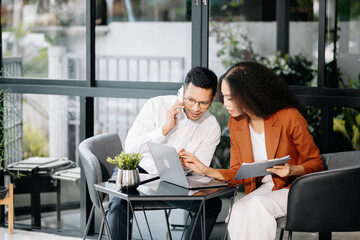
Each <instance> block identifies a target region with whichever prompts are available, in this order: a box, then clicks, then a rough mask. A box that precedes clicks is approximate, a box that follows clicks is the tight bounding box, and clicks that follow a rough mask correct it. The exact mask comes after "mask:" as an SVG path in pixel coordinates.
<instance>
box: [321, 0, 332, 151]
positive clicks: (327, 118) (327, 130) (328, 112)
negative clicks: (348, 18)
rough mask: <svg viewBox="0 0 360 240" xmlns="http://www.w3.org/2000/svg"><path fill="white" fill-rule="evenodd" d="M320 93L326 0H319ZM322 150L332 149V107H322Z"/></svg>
mask: <svg viewBox="0 0 360 240" xmlns="http://www.w3.org/2000/svg"><path fill="white" fill-rule="evenodd" d="M318 38H319V39H318V54H319V55H318V93H319V94H320V95H323V92H324V88H325V87H326V86H325V77H326V64H325V42H326V0H320V1H319V36H318ZM320 121H321V122H320V132H321V138H320V152H321V153H328V152H330V151H331V142H332V135H333V134H332V133H333V110H332V108H331V107H322V108H321V120H320Z"/></svg>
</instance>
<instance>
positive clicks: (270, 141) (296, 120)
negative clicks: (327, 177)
mask: <svg viewBox="0 0 360 240" xmlns="http://www.w3.org/2000/svg"><path fill="white" fill-rule="evenodd" d="M228 126H229V131H230V144H231V148H230V168H229V169H219V172H220V173H221V174H222V175H223V176H224V178H225V179H226V180H227V181H229V182H233V183H237V184H243V183H244V185H245V191H246V193H250V192H252V191H253V190H255V189H256V188H257V187H259V186H260V185H261V180H262V178H263V177H256V178H247V179H243V180H236V181H235V175H236V173H237V171H238V170H239V168H240V167H241V165H242V163H244V162H247V163H251V162H254V155H253V150H252V146H251V137H250V129H249V122H248V119H247V118H246V117H238V118H234V117H231V116H230V119H229V123H228ZM264 127H265V145H266V152H267V157H268V159H273V158H280V157H284V156H287V155H290V157H291V159H290V160H289V161H288V164H290V165H302V166H303V167H304V169H305V174H308V173H312V172H317V171H322V170H323V169H324V166H323V162H322V160H321V156H320V152H319V149H318V148H317V147H316V145H315V143H314V141H313V137H312V136H311V134H310V133H309V129H308V124H307V122H306V120H305V119H304V117H303V116H302V115H301V114H300V113H299V111H298V110H297V109H295V108H287V109H282V110H279V111H278V112H276V113H275V114H273V115H272V116H270V117H269V118H267V119H265V120H264ZM272 178H273V181H274V188H273V190H277V189H281V188H289V187H290V185H291V183H292V182H293V181H294V180H295V178H296V177H295V176H290V177H284V178H282V177H279V176H277V175H272Z"/></svg>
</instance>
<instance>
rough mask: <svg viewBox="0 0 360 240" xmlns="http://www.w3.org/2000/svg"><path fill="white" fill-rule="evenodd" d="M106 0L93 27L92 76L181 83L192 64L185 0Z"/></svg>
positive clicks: (188, 9) (188, 17)
mask: <svg viewBox="0 0 360 240" xmlns="http://www.w3.org/2000/svg"><path fill="white" fill-rule="evenodd" d="M97 2H100V1H97ZM104 2H105V1H104ZM110 2H111V4H108V5H107V13H108V14H107V17H106V21H105V20H103V21H102V24H101V25H98V26H97V27H96V30H97V32H98V33H99V34H97V35H96V79H97V80H107V81H142V82H182V81H183V80H184V75H185V74H186V72H187V71H188V70H189V69H190V68H191V19H190V16H191V14H190V13H191V5H190V2H189V1H182V0H175V1H158V0H150V1H149V0H147V1H142V0H137V1H127V0H125V1H110ZM103 7H104V4H102V5H101V4H98V5H97V9H101V8H103ZM100 12H102V11H100ZM100 32H101V34H100Z"/></svg>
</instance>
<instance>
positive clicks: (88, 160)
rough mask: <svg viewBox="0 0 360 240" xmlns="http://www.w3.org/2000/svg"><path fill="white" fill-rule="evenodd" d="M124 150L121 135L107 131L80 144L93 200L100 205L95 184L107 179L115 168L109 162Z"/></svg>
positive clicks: (96, 204) (82, 160)
mask: <svg viewBox="0 0 360 240" xmlns="http://www.w3.org/2000/svg"><path fill="white" fill-rule="evenodd" d="M121 151H122V145H121V141H120V137H119V136H118V135H117V134H113V133H105V134H101V135H96V136H93V137H90V138H88V139H86V140H84V141H82V142H81V143H80V145H79V154H80V160H81V164H82V167H83V171H84V174H85V178H86V182H87V185H88V189H89V195H90V198H91V201H92V202H93V204H95V206H97V207H100V205H99V202H98V199H97V196H96V191H95V187H94V184H96V183H100V182H103V181H106V180H107V179H108V178H109V177H110V176H111V173H112V170H113V169H114V167H115V166H114V165H113V164H111V163H109V162H107V161H106V159H107V157H111V158H113V157H114V156H116V155H117V154H119V153H120V152H121Z"/></svg>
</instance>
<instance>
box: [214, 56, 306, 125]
mask: <svg viewBox="0 0 360 240" xmlns="http://www.w3.org/2000/svg"><path fill="white" fill-rule="evenodd" d="M222 81H227V83H228V84H229V87H230V93H231V97H232V98H233V99H234V100H235V103H236V104H237V105H238V106H244V107H245V108H246V109H248V110H249V111H251V113H253V114H255V115H256V116H258V117H262V118H267V117H269V116H271V115H272V114H274V113H276V112H277V111H279V110H281V109H284V108H292V107H294V108H297V109H298V110H299V112H301V113H302V112H303V111H302V106H301V104H300V101H299V100H298V99H297V98H296V97H295V96H294V94H293V93H292V91H291V90H290V89H289V87H288V86H287V85H286V84H285V83H283V82H282V81H281V80H280V79H279V77H278V76H277V75H276V74H275V73H274V72H273V71H272V70H270V69H269V68H267V67H265V66H264V65H262V64H260V63H257V62H241V63H238V64H236V65H234V66H232V67H231V68H230V69H229V70H228V71H227V72H226V73H225V74H224V75H223V76H221V77H220V79H219V83H218V91H219V94H220V96H219V100H220V102H222V103H224V98H223V96H222V95H221V83H222Z"/></svg>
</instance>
